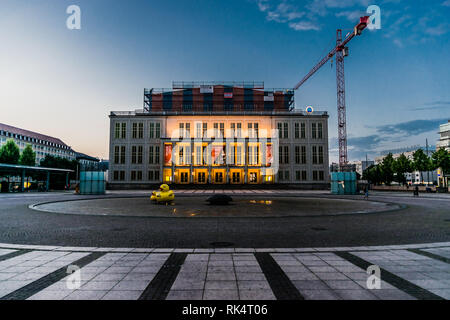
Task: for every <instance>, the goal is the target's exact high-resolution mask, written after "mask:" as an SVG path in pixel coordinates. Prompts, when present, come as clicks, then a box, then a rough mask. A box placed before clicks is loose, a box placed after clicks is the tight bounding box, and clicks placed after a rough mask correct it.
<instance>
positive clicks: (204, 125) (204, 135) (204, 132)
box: [202, 122, 208, 138]
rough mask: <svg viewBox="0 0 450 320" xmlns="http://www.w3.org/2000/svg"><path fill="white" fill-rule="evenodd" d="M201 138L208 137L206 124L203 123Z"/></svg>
mask: <svg viewBox="0 0 450 320" xmlns="http://www.w3.org/2000/svg"><path fill="white" fill-rule="evenodd" d="M202 134H203V138H207V137H208V124H207V123H206V122H204V123H203V133H202Z"/></svg>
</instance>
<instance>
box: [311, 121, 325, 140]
mask: <svg viewBox="0 0 450 320" xmlns="http://www.w3.org/2000/svg"><path fill="white" fill-rule="evenodd" d="M311 137H312V139H322V138H323V124H322V123H321V122H318V123H314V122H313V123H311Z"/></svg>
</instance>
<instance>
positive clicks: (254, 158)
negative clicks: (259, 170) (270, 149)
mask: <svg viewBox="0 0 450 320" xmlns="http://www.w3.org/2000/svg"><path fill="white" fill-rule="evenodd" d="M258 155H259V147H258V146H248V164H249V165H257V164H258Z"/></svg>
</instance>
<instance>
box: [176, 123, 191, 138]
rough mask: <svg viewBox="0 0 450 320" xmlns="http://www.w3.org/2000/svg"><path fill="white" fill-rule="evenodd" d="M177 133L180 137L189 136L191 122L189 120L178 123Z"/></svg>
mask: <svg viewBox="0 0 450 320" xmlns="http://www.w3.org/2000/svg"><path fill="white" fill-rule="evenodd" d="M179 129H180V130H179V134H180V138H190V137H191V124H190V123H189V122H186V123H183V122H181V123H180V124H179Z"/></svg>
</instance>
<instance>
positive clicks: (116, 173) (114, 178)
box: [113, 171, 119, 180]
mask: <svg viewBox="0 0 450 320" xmlns="http://www.w3.org/2000/svg"><path fill="white" fill-rule="evenodd" d="M113 180H119V171H114V174H113Z"/></svg>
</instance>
